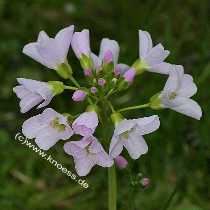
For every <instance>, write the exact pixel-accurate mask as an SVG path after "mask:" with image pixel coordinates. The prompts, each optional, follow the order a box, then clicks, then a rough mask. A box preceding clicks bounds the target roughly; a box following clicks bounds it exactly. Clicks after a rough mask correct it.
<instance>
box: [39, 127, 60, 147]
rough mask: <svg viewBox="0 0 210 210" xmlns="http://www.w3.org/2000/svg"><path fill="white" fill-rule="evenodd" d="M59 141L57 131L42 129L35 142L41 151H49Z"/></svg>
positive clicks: (49, 128) (48, 128)
mask: <svg viewBox="0 0 210 210" xmlns="http://www.w3.org/2000/svg"><path fill="white" fill-rule="evenodd" d="M58 141H59V138H58V137H57V135H56V131H55V130H54V129H53V128H51V127H46V128H45V129H42V130H41V131H40V132H39V133H38V134H37V135H36V139H35V142H36V144H37V145H38V147H39V148H40V149H43V150H48V149H50V148H51V147H52V146H54V145H55V144H56V143H57V142H58Z"/></svg>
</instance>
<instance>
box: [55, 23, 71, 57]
mask: <svg viewBox="0 0 210 210" xmlns="http://www.w3.org/2000/svg"><path fill="white" fill-rule="evenodd" d="M73 32H74V26H73V25H72V26H69V27H66V28H64V29H62V30H60V31H59V32H58V33H57V35H56V36H55V40H56V42H57V45H58V46H59V53H60V54H61V57H64V58H66V57H67V54H68V51H69V47H70V44H71V40H72V36H73Z"/></svg>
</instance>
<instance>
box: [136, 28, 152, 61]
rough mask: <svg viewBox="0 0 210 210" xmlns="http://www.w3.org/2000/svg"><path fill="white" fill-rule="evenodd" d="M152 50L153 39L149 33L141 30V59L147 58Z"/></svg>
mask: <svg viewBox="0 0 210 210" xmlns="http://www.w3.org/2000/svg"><path fill="white" fill-rule="evenodd" d="M151 49H152V39H151V36H150V34H149V33H148V32H147V31H142V30H139V57H140V58H142V57H145V56H146V55H147V54H148V53H149V51H150V50H151Z"/></svg>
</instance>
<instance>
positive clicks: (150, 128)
mask: <svg viewBox="0 0 210 210" xmlns="http://www.w3.org/2000/svg"><path fill="white" fill-rule="evenodd" d="M136 122H137V125H138V128H137V129H138V132H140V134H141V135H145V134H149V133H152V132H154V131H156V130H157V129H158V128H159V127H160V120H159V117H158V115H153V116H150V117H143V118H139V119H137V120H136Z"/></svg>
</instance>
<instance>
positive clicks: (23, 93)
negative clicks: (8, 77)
mask: <svg viewBox="0 0 210 210" xmlns="http://www.w3.org/2000/svg"><path fill="white" fill-rule="evenodd" d="M17 81H18V82H19V84H20V85H18V86H16V87H14V88H13V91H14V92H15V93H16V95H17V97H18V98H20V99H21V101H20V108H21V112H22V113H25V112H28V111H29V110H30V109H32V108H33V107H34V106H36V105H38V104H39V106H38V107H37V108H41V107H44V106H47V105H48V104H49V103H50V101H51V100H52V98H53V96H54V94H53V91H52V89H51V88H50V86H49V84H48V83H47V82H40V81H36V80H32V79H24V78H18V79H17Z"/></svg>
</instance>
